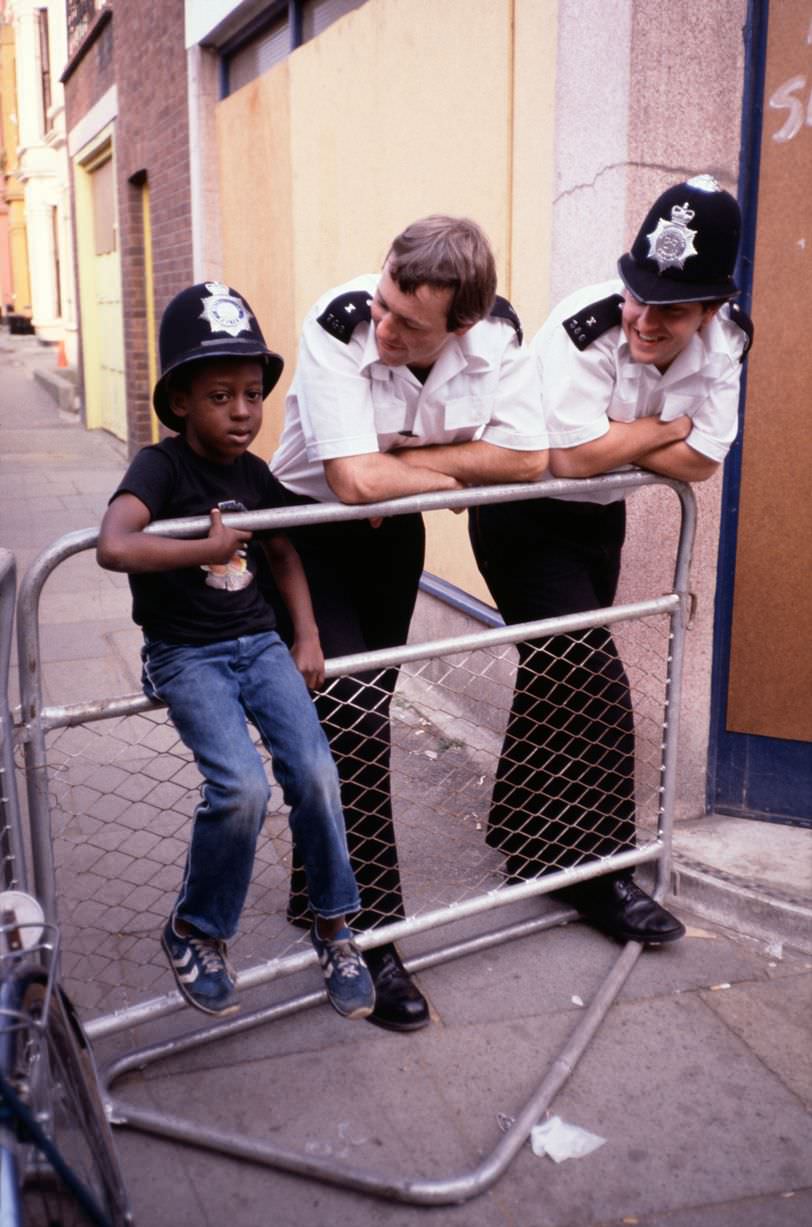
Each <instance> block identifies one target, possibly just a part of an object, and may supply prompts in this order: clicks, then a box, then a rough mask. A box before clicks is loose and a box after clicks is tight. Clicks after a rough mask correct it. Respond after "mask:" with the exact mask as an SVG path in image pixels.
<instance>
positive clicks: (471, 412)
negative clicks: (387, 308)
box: [270, 273, 548, 502]
mask: <svg viewBox="0 0 812 1227" xmlns="http://www.w3.org/2000/svg"><path fill="white" fill-rule="evenodd" d="M379 279H380V274H378V273H374V274H368V275H365V276H362V277H356V278H355V279H354V280H353V281H350V282H347V284H346V285H343V286H339V287H338V288H337V289H334V290H331V291H330V292H329V293H327V294H325V295H324V296H323V297H322V298H321V299H319V301H318V302H317V303H316V305H315V306H314V307H313V309H312V310H311V311H310V312H309V313H308V315H307V318H306V319H305V322H304V325H303V328H302V336H301V340H300V343H299V358H298V365H297V367H296V374H295V376H294V379H293V383H292V384H291V387H290V391H289V392H288V395H287V399H286V402H285V423H284V427H283V430H282V438H281V440H280V442H279V447H278V448H277V450H276V452H275V453H274V455H273V457H272V459H271V462H270V463H271V470H272V472H273V474H274V476H275V477H276V478H278V480H279V481H281V482H282V483H283V485H285V486H286V487H287V488H288V489H289V490H292V491H294V493H296V494H302V495H307V496H309V497H310V498H314V499H317V500H318V501H320V502H335V499H336V496H335V494H334V493H333V491H332V490H331V489H330V487H329V485H328V484H327V480H326V478H325V476H324V461H325V460H332V459H335V458H336V457H339V456H359V455H368V454H370V453H374V452H391V451H394V450H395V449H397V448H402V447H427V446H429V445H430V444H449V443H467V442H470V441H471V440H483V441H485V442H486V443H493V444H495V445H497V446H499V447H505V448H510V449H512V450H515V451H540V450H543V449H545V448H546V447H547V445H548V442H547V432H546V430H545V427H544V421H543V418H542V412H541V402H540V395H539V386H538V373H537V369H536V363H535V361H534V359H533V358H532V357H531V355H530V353H529V351H528V350H527V349H526V348H524V347H523V346H521V345H520V343H519V340H518V337H517V334H516V331H515V329H514V327H513V325H512V324H510V323H509V322H508V321H507V320H503V319H501V318H496V317H490V318H489V319H486V320H482V321H480V322H479V323H478V324H475V325H474V326H473V327H472V328H470V329H469V330H468V332H466V333H465V334H464V335H463V336H461V337H459V336H455V335H453V334H452V335H449V338H448V341H447V343H446V345H445V346H444V347H443V349H442V350H441V352H440V355H439V357H438V358H437V360H436V362H435V363H434V365H433V367H432V368H431V371H430V373H429V376H428V378H427V380H426V382H425V384H422V383H421V382H420V380H419V379H417V377H416V376H415V375H413V374H412V372H411V371H410V370H409V368H408V367H406V366H395V367H392V366H387V365H386V364H385V363H384V362H382V361H381V359H380V357H379V355H378V348H377V345H376V342H375V329H374V327H373V325H372V323H371V322H370V321H368V320H362V321H361V322H360V323H358V324H357V325H356V326H355V328H354V329H353V331H352V336H351V337H350V339H349V341H348V342H347V343H346V344H345V343H344V341H342V340H340V339H338V338H337V337H336V336H332V335H331V334H330V333H329V332H327V331H325V329H324V328H323V327H322V326H321V325H320V324H319V323H318V317H319V315H321V314H322V312H323V311H324V309H325V307H326V306H327V305H328V304H329V303H330V302H332V301H333V299H335V298H337V297H338V296H339V295H341V294H345V293H349V292H351V291H364V292H366V293H368V295H369V298H370V299H371V298H372V296H373V294H374V292H375V288H376V286H377V284H378V281H379Z"/></svg>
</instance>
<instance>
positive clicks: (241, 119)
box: [217, 0, 557, 595]
mask: <svg viewBox="0 0 812 1227" xmlns="http://www.w3.org/2000/svg"><path fill="white" fill-rule="evenodd" d="M556 20H557V5H556V3H555V0H444V3H443V4H438V3H437V2H436V0H409V2H408V3H404V2H403V0H369V2H368V3H367V4H365V5H364V6H362V7H361V8H360V9H358V10H356V11H355V12H353V13H351V14H348V15H347V16H346V17H344V18H342V19H341V20H340V21H338V22H336V23H335V24H334V25H333V26H331V27H329V28H328V29H327V30H326V31H325V32H324V33H323V34H321V35H320V36H319V37H318V38H316V39H314V40H313V41H312V42H310V43H306V44H305V45H304V46H303V47H301V48H299V50H298V51H296V52H295V53H294V54H293V55H291V56H290V57H289V58H288V59H287V60H285V61H284V62H283V63H281V64H279V65H277V66H275V67H274V68H272V69H271V70H270V71H269V72H268V73H266V74H265V75H264V76H263V77H262V78H260V79H259V80H257V81H254V82H252V83H251V84H250V85H248V86H246V87H244V88H243V89H242V90H240V91H238V92H237V93H236V94H234V95H232V96H231V97H230V98H228V99H225V100H224V101H223V102H222V103H220V104H219V106H218V115H217V124H218V146H219V151H220V165H221V190H222V201H223V247H224V268H225V274H226V280H228V281H229V282H230V284H232V285H235V286H236V287H238V288H239V289H240V290H242V292H243V293H245V295H246V296H247V297H248V299H249V301H250V302H251V304H252V305H253V307H254V308H255V310H256V312H257V315H258V317H259V319H260V322H261V324H262V327H263V330H264V331H265V334H266V339H267V340H268V342H269V343H270V344H271V345H273V346H274V347H277V348H279V349H280V351H281V352H282V354H283V355H284V357H285V360H286V363H287V369H286V372H285V376H284V378H283V380H282V384H281V385H280V388H279V389H278V390H277V391H276V392H275V393H274V394H273V395H272V397H271V398H270V400H269V401H268V402H266V404H267V409H266V424H265V426H264V428H263V432H262V434H261V435H260V437H259V439H258V441H257V443H256V444H255V445H254V449H255V450H258V451H260V453H261V454H265V455H270V453H271V451H272V450H273V447H274V446H275V442H276V439H277V438H278V434H279V428H280V425H281V416H282V409H283V404H284V391H285V390H286V388H287V386H288V383H289V381H290V378H291V377H292V375H293V370H294V366H295V355H296V340H297V336H298V330H299V327H300V325H301V321H302V318H303V316H304V315H305V313H306V311H307V310H308V308H309V307H310V306H311V305H312V303H313V301H314V300H315V299H316V298H317V297H318V296H319V295H320V294H322V293H323V292H324V291H325V290H326V289H329V288H330V287H331V286H333V285H338V284H340V283H341V282H342V281H346V280H348V279H349V278H350V277H353V276H355V275H356V274H358V273H361V272H368V271H372V270H374V269H377V268H379V267H380V265H381V262H382V260H383V257H384V256H385V254H386V250H387V248H388V245H389V242H390V240H391V239H392V237H393V236H394V235H395V234H397V233H398V231H400V230H401V229H403V227H404V226H405V225H407V224H408V223H409V222H410V221H413V220H414V219H415V218H417V217H421V216H423V215H424V214H427V213H437V212H443V213H453V214H468V215H470V216H472V217H474V218H476V220H477V221H478V222H479V223H480V224H481V225H482V226H483V227H484V229H485V230H486V232H487V233H488V235H489V237H490V239H491V241H492V243H493V246H494V250H495V254H496V260H497V269H498V274H499V288H500V292H501V293H503V294H504V295H506V296H507V297H509V298H511V299H512V301H513V302H514V305H515V306H516V308H517V310H518V311H519V313H520V315H521V316H522V318H523V320H524V322H525V324H526V328H527V331H528V333H530V334H532V332H533V331H534V330H535V329H536V328H537V327H538V326H539V325H540V323H541V321H542V319H543V317H544V314H545V312H546V310H547V308H548V303H547V285H548V252H549V247H550V218H551V207H550V206H551V199H552V139H553V92H554V85H555V45H556ZM519 253H521V258H520V256H519ZM430 519H431V521H432V523H431V525H430V533H429V551H428V559H427V564H426V565H427V567H428V569H429V570H431V571H434V572H435V573H437V574H441V575H443V576H444V577H446V578H447V579H450V580H452V581H453V582H455V583H457V584H459V585H460V586H461V587H464V588H467V589H468V590H469V591H475V592H477V593H479V594H481V595H482V594H484V587H483V586H482V584H481V581H480V580H479V576H478V574H477V572H476V568H475V566H474V564H473V560H472V558H471V557H470V551H469V549H468V547H467V542H466V526H465V517H463V516H453V515H452V514H451V513H450V512H438V513H435V514H434V515H433V516H432V517H430Z"/></svg>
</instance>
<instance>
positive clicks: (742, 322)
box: [728, 302, 754, 362]
mask: <svg viewBox="0 0 812 1227" xmlns="http://www.w3.org/2000/svg"><path fill="white" fill-rule="evenodd" d="M728 305H729V307H730V318H731V319H732V320H733V323H734V324H738V325H739V327H740V328H741V330H742V332H743V333H744V335H745V337H746V338H747V340H746V341H745V343H744V349H743V350H742V356H741V358H740V359H739V361H740V362H744V360H745V358H746V357H747V355H748V354H749V353H750V350H751V349H752V348H753V331H754V330H753V321H752V320H751V319H750V316H749V315H748V314H747V312H746V311H742V309H741V307H740V306H739V304H738V303H735V302H732V303H729V304H728Z"/></svg>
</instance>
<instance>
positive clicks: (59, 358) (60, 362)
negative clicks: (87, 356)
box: [56, 341, 68, 370]
mask: <svg viewBox="0 0 812 1227" xmlns="http://www.w3.org/2000/svg"><path fill="white" fill-rule="evenodd" d="M56 365H57V367H58V368H59V369H60V370H62V369H63V368H64V367H66V366H67V365H68V355H67V354H66V353H65V342H64V341H60V342H59V345H58V346H57V349H56Z"/></svg>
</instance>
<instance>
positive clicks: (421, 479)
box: [324, 452, 460, 504]
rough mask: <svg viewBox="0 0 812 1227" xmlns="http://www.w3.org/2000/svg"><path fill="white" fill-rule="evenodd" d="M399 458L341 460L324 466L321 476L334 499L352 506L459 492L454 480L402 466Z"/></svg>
mask: <svg viewBox="0 0 812 1227" xmlns="http://www.w3.org/2000/svg"><path fill="white" fill-rule="evenodd" d="M400 457H401V453H400V452H397V453H387V452H372V453H371V454H370V455H366V456H342V457H339V458H337V459H335V460H326V461H325V462H324V475H325V477H326V478H327V484H328V485H329V487H330V489H331V490H332V491H333V493H334V494H335V496H336V498H338V499H340V500H341V502H342V503H352V504H357V503H379V502H382V501H383V500H384V499H389V498H404V497H406V496H407V495H409V494H428V493H430V492H431V491H433V490H458V489H459V488H460V483H459V482H458V481H456V480H455V478H453V477H449V476H448V475H447V474H445V473H443V472H440V471H438V470H435V469H432V468H429V467H427V466H414V465H409V464H404V462H403V460H402V459H401V458H400Z"/></svg>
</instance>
